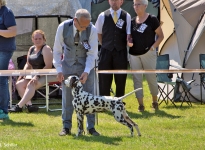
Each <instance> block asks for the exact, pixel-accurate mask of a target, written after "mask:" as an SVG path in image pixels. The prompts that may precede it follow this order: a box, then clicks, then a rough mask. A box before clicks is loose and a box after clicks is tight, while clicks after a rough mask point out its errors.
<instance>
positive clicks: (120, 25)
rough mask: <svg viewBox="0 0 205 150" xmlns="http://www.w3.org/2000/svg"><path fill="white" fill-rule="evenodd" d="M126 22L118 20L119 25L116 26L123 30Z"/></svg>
mask: <svg viewBox="0 0 205 150" xmlns="http://www.w3.org/2000/svg"><path fill="white" fill-rule="evenodd" d="M124 23H125V21H124V20H122V19H118V20H117V23H116V26H117V27H118V28H120V29H122V26H123V25H124Z"/></svg>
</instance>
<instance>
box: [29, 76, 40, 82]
mask: <svg viewBox="0 0 205 150" xmlns="http://www.w3.org/2000/svg"><path fill="white" fill-rule="evenodd" d="M39 79H40V76H39V75H35V76H34V77H33V78H32V79H31V81H30V82H33V83H35V84H37V82H38V80H39Z"/></svg>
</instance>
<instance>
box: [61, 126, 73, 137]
mask: <svg viewBox="0 0 205 150" xmlns="http://www.w3.org/2000/svg"><path fill="white" fill-rule="evenodd" d="M59 135H60V136H65V135H71V132H70V129H68V128H63V130H62V131H61V132H60V133H59Z"/></svg>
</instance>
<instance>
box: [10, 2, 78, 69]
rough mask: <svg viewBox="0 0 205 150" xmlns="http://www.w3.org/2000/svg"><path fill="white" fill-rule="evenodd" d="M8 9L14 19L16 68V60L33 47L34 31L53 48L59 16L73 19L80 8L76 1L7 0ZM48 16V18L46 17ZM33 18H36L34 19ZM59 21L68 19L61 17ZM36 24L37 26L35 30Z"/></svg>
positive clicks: (14, 57)
mask: <svg viewBox="0 0 205 150" xmlns="http://www.w3.org/2000/svg"><path fill="white" fill-rule="evenodd" d="M6 2H7V7H9V8H10V9H11V10H12V11H13V13H14V15H15V17H18V19H17V18H16V22H17V34H18V35H17V36H16V47H17V50H16V51H15V52H14V54H13V57H12V59H13V62H14V63H15V66H17V58H18V57H19V56H23V55H27V52H28V49H29V47H30V46H31V45H33V43H32V41H31V34H32V32H33V31H34V30H36V29H37V28H38V29H41V30H43V31H44V32H45V35H46V44H48V45H49V46H50V47H51V48H52V47H53V43H54V39H55V34H56V30H57V27H58V25H59V18H58V17H59V16H70V17H74V15H75V12H76V11H77V10H78V9H80V8H82V7H81V4H80V2H79V1H78V0H58V1H56V0H41V2H36V1H33V0H7V1H6ZM48 16H50V17H48ZM34 17H37V19H36V18H34ZM60 19H61V21H64V20H66V19H68V17H61V18H60ZM36 24H37V25H38V26H37V28H36Z"/></svg>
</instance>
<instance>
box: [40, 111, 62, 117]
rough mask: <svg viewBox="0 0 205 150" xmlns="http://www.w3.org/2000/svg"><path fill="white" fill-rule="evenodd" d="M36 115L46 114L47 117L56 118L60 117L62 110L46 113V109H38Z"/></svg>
mask: <svg viewBox="0 0 205 150" xmlns="http://www.w3.org/2000/svg"><path fill="white" fill-rule="evenodd" d="M38 114H46V115H48V116H54V117H58V116H61V115H62V110H57V111H48V112H47V111H46V109H39V111H38Z"/></svg>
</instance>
